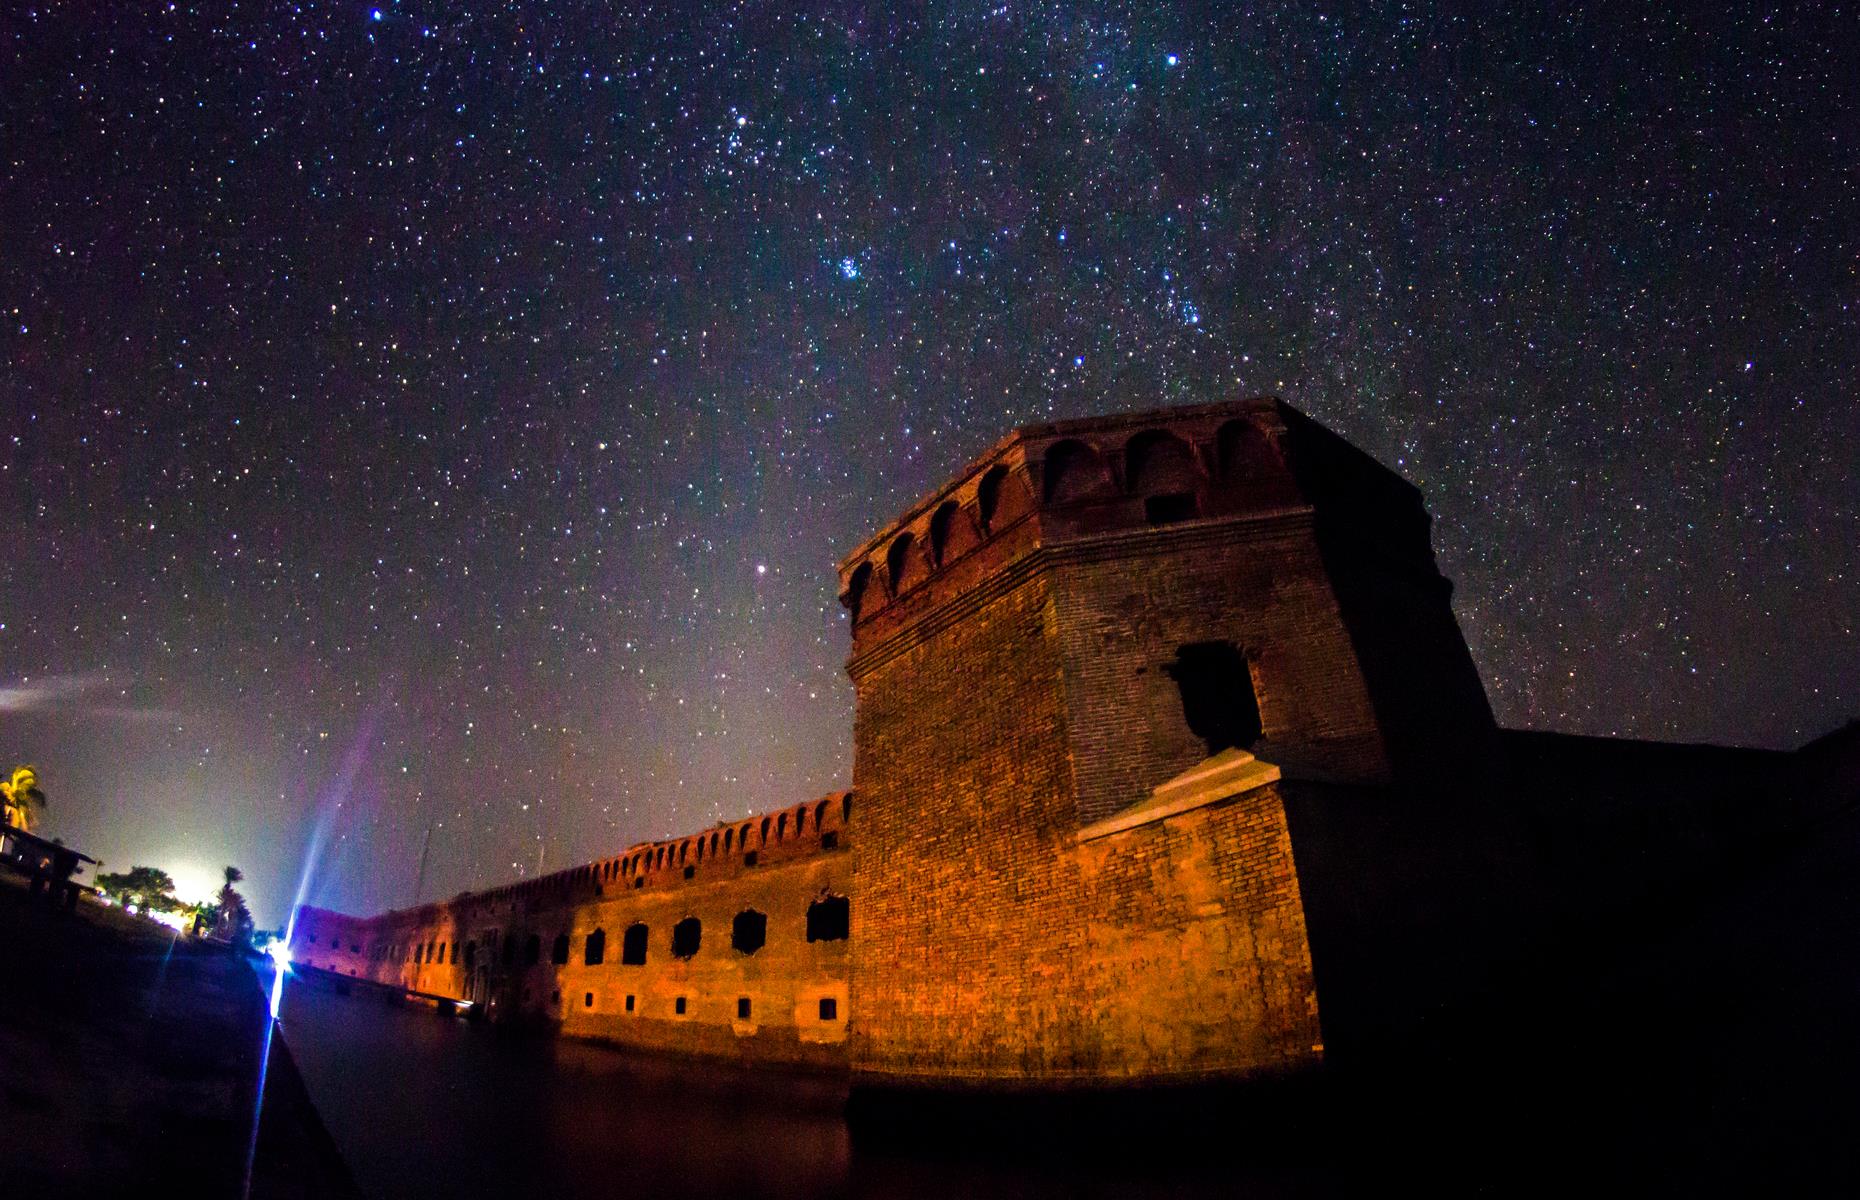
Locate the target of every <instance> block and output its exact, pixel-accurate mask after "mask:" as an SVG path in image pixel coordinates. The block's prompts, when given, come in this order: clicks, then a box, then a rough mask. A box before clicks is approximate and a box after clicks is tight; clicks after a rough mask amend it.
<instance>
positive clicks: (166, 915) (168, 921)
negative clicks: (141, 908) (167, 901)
mask: <svg viewBox="0 0 1860 1200" xmlns="http://www.w3.org/2000/svg"><path fill="white" fill-rule="evenodd" d="M142 915H143V916H145V917H147V918H148V919H149V920H151V921H160V922H161V923H162V924H163V925H166V926H168V928H170V929H176V930H179V931H180V932H182V933H186V932H187V927H188V926H189V925H191V924H193V918H192V917H184V916H182V915H181V914H180V913H171V912H144V913H143V914H142Z"/></svg>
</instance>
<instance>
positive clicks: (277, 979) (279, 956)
mask: <svg viewBox="0 0 1860 1200" xmlns="http://www.w3.org/2000/svg"><path fill="white" fill-rule="evenodd" d="M265 953H266V954H268V955H270V956H271V1019H272V1020H274V1021H275V1020H277V1019H278V1009H280V1008H281V1007H283V1005H284V977H285V976H286V975H289V974H290V973H291V947H290V943H288V942H281V941H277V940H275V939H274V940H273V941H269V942H266V943H265Z"/></svg>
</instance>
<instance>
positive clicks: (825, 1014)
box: [820, 996, 840, 1021]
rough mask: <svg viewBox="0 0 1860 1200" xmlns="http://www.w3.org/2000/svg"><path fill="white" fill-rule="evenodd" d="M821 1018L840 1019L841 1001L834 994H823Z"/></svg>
mask: <svg viewBox="0 0 1860 1200" xmlns="http://www.w3.org/2000/svg"><path fill="white" fill-rule="evenodd" d="M820 1019H821V1020H823V1021H837V1020H839V1019H840V1002H839V1001H838V1000H836V999H834V998H833V997H832V996H822V997H821V998H820Z"/></svg>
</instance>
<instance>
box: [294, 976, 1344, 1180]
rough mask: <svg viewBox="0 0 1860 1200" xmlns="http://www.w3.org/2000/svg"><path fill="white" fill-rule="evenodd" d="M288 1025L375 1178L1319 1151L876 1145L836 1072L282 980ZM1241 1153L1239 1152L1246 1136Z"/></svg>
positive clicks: (710, 1175)
mask: <svg viewBox="0 0 1860 1200" xmlns="http://www.w3.org/2000/svg"><path fill="white" fill-rule="evenodd" d="M282 1028H283V1032H284V1038H285V1041H286V1042H287V1043H288V1044H289V1046H290V1049H291V1052H292V1054H293V1056H294V1057H295V1059H296V1060H297V1063H298V1066H299V1068H300V1069H301V1071H302V1073H303V1076H304V1081H305V1083H306V1085H307V1086H308V1087H309V1090H310V1095H311V1099H312V1100H314V1101H315V1103H316V1107H317V1110H318V1111H319V1112H320V1113H321V1114H322V1117H323V1121H324V1124H325V1125H326V1126H327V1127H328V1128H329V1131H330V1134H331V1135H332V1137H334V1139H335V1141H336V1144H337V1147H338V1148H339V1149H340V1150H341V1152H342V1154H343V1157H344V1158H345V1160H346V1161H347V1162H348V1164H349V1167H350V1169H351V1170H352V1171H353V1172H354V1174H355V1178H356V1182H357V1183H358V1184H359V1185H360V1186H361V1188H362V1190H363V1191H364V1192H365V1193H366V1194H367V1195H369V1196H374V1197H381V1198H383V1200H418V1198H421V1197H446V1198H448V1200H463V1198H468V1197H478V1196H485V1197H491V1196H495V1197H499V1198H500V1200H503V1198H515V1197H558V1196H561V1197H584V1196H585V1197H595V1196H600V1197H713V1196H729V1197H815V1196H822V1197H832V1196H871V1197H899V1198H910V1200H915V1198H919V1197H921V1198H923V1200H932V1198H934V1200H946V1198H950V1197H978V1198H989V1197H1001V1198H1006V1197H1028V1198H1032V1197H1072V1196H1091V1197H1098V1196H1102V1197H1117V1198H1118V1200H1149V1198H1152V1197H1155V1198H1160V1197H1182V1198H1194V1197H1204V1196H1205V1197H1216V1196H1219V1197H1232V1196H1259V1197H1278V1196H1309V1195H1329V1194H1335V1193H1338V1192H1340V1191H1342V1190H1345V1189H1343V1188H1342V1187H1341V1182H1342V1181H1341V1180H1340V1179H1339V1178H1337V1177H1336V1176H1335V1175H1334V1174H1333V1173H1332V1172H1331V1171H1330V1170H1327V1169H1319V1168H1317V1167H1313V1166H1309V1165H1304V1164H1298V1163H1285V1164H1261V1163H1259V1162H1257V1161H1254V1162H1253V1163H1251V1164H1250V1165H1248V1164H1244V1163H1242V1164H1236V1162H1235V1160H1234V1159H1233V1158H1232V1157H1230V1156H1228V1155H1225V1154H1220V1155H1200V1156H1191V1160H1189V1161H1185V1160H1183V1158H1182V1156H1181V1155H1180V1154H1179V1152H1178V1151H1176V1150H1163V1149H1161V1148H1159V1153H1157V1154H1155V1155H1136V1156H1132V1155H1129V1154H1127V1153H1118V1154H1116V1155H1114V1156H1112V1155H1107V1154H1105V1153H1101V1151H1102V1150H1104V1149H1105V1148H1104V1147H1099V1146H1095V1145H1092V1144H1083V1145H1076V1146H1073V1147H1071V1148H1070V1149H1069V1151H1067V1152H1063V1153H1058V1154H1055V1153H1052V1152H1051V1151H1050V1150H1049V1151H1043V1152H1038V1153H1029V1154H1027V1155H1024V1156H1022V1155H1015V1154H1013V1153H1003V1152H1001V1151H999V1150H991V1151H989V1152H987V1153H986V1154H975V1153H971V1152H969V1151H968V1150H966V1149H965V1148H963V1147H961V1146H955V1145H951V1144H949V1143H948V1140H947V1139H944V1138H939V1137H936V1136H931V1135H927V1136H926V1137H925V1138H924V1139H923V1141H922V1142H921V1143H920V1144H919V1143H912V1142H911V1140H910V1139H909V1138H908V1136H907V1138H906V1143H905V1145H904V1146H903V1147H899V1146H896V1145H891V1144H887V1146H886V1147H885V1148H884V1149H882V1150H880V1149H873V1148H870V1147H868V1146H866V1145H865V1144H864V1143H863V1142H861V1141H859V1140H856V1139H855V1138H854V1137H853V1136H852V1134H851V1132H850V1131H849V1129H848V1127H847V1124H846V1122H845V1120H844V1117H843V1111H844V1104H845V1099H846V1096H845V1087H844V1084H843V1083H841V1082H839V1081H836V1080H831V1079H821V1078H814V1077H795V1076H786V1075H772V1074H752V1073H749V1072H743V1071H737V1070H730V1069H723V1068H712V1067H703V1066H694V1065H692V1064H689V1063H684V1062H679V1061H676V1060H670V1059H665V1058H657V1057H642V1056H638V1055H633V1054H628V1053H626V1052H623V1051H619V1050H615V1049H612V1048H609V1047H604V1046H598V1045H590V1044H586V1043H582V1042H576V1041H572V1040H568V1039H554V1038H542V1037H536V1038H520V1037H512V1036H509V1035H508V1034H505V1033H502V1032H500V1031H498V1030H494V1029H490V1028H486V1027H484V1026H482V1025H477V1024H472V1023H468V1022H465V1021H461V1020H458V1019H456V1018H451V1017H442V1016H438V1015H436V1014H433V1013H431V1012H427V1011H424V1010H421V1009H414V1008H406V1007H400V1006H396V1005H392V1004H387V1003H383V1002H381V1001H379V1000H376V999H372V998H368V997H363V996H359V995H358V996H340V995H336V994H335V993H333V992H330V991H325V990H322V989H320V988H314V987H299V986H291V987H287V988H286V990H285V1000H284V1006H283V1013H282ZM1247 1157H1251V1156H1247Z"/></svg>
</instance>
